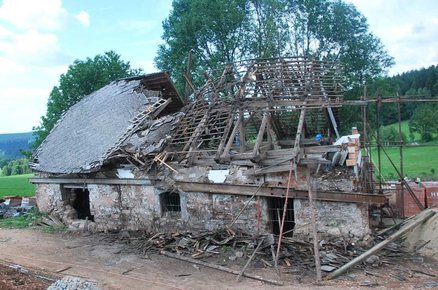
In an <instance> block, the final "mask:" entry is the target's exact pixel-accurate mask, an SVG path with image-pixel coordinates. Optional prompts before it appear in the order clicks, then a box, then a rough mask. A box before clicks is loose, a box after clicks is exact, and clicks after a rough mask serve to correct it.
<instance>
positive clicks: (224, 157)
mask: <svg viewBox="0 0 438 290" xmlns="http://www.w3.org/2000/svg"><path fill="white" fill-rule="evenodd" d="M240 120H241V116H240V115H239V118H238V119H237V121H236V123H235V125H234V128H233V131H232V132H231V135H230V138H229V139H228V143H227V145H226V146H225V149H224V152H223V153H222V155H221V156H220V160H221V161H222V160H227V159H228V158H229V156H230V149H231V146H232V145H233V142H234V138H235V137H236V134H237V131H238V130H239V126H240ZM241 145H242V144H241Z"/></svg>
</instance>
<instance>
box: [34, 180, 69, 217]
mask: <svg viewBox="0 0 438 290" xmlns="http://www.w3.org/2000/svg"><path fill="white" fill-rule="evenodd" d="M35 198H36V202H37V204H38V208H39V210H40V211H43V212H51V211H53V210H54V209H56V208H60V207H62V206H63V202H62V193H61V185H60V184H37V185H36V194H35Z"/></svg>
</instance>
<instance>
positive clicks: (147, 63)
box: [131, 60, 158, 74]
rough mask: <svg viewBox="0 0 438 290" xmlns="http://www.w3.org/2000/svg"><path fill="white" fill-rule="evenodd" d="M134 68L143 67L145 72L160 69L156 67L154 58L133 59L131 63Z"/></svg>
mask: <svg viewBox="0 0 438 290" xmlns="http://www.w3.org/2000/svg"><path fill="white" fill-rule="evenodd" d="M131 66H132V67H133V68H141V69H143V72H144V73H145V74H149V73H154V72H157V71H158V69H157V68H156V67H155V64H154V61H153V60H139V61H133V62H132V63H131Z"/></svg>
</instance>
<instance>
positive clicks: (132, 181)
mask: <svg viewBox="0 0 438 290" xmlns="http://www.w3.org/2000/svg"><path fill="white" fill-rule="evenodd" d="M29 182H30V183H33V184H114V185H152V183H151V180H150V179H133V178H132V179H130V178H120V179H118V178H57V177H52V178H43V177H32V178H29Z"/></svg>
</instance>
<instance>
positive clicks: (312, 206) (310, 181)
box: [307, 166, 322, 282]
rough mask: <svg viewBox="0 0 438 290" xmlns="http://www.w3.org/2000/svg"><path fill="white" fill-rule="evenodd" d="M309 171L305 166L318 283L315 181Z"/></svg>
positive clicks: (319, 276) (319, 266)
mask: <svg viewBox="0 0 438 290" xmlns="http://www.w3.org/2000/svg"><path fill="white" fill-rule="evenodd" d="M310 171H311V168H310V166H307V187H308V192H309V206H310V222H311V224H312V233H313V253H314V255H315V269H316V281H317V282H319V281H321V279H322V275H321V259H320V257H319V239H318V229H317V226H316V207H315V201H314V199H315V197H316V196H313V193H314V189H315V180H314V178H313V176H312V175H311V172H310Z"/></svg>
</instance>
